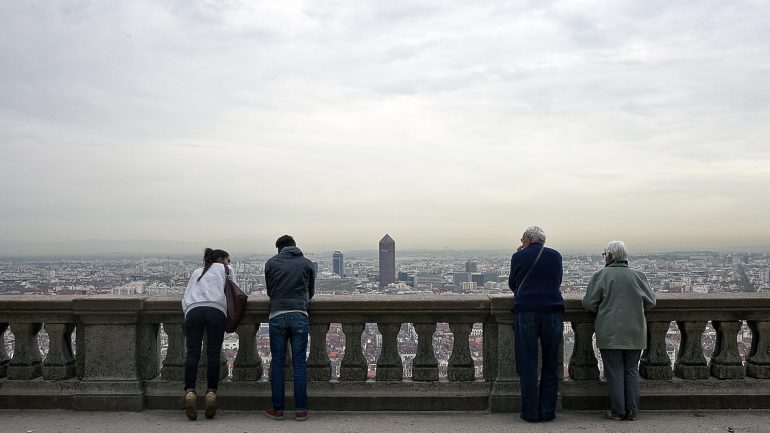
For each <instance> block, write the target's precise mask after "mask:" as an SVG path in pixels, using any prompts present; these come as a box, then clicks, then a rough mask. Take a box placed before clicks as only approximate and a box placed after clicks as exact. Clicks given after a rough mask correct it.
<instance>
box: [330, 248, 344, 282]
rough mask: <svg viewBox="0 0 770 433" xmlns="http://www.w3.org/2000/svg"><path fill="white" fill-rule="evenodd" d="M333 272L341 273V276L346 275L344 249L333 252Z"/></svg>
mask: <svg viewBox="0 0 770 433" xmlns="http://www.w3.org/2000/svg"><path fill="white" fill-rule="evenodd" d="M332 272H334V273H335V274H337V275H339V276H340V277H344V276H345V275H344V274H345V266H344V263H343V254H342V251H335V252H333V253H332Z"/></svg>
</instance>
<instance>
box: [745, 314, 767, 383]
mask: <svg viewBox="0 0 770 433" xmlns="http://www.w3.org/2000/svg"><path fill="white" fill-rule="evenodd" d="M746 323H747V324H748V325H749V329H751V352H749V358H748V360H747V361H746V374H747V375H749V376H751V377H755V378H757V379H770V322H768V321H759V320H747V321H746Z"/></svg>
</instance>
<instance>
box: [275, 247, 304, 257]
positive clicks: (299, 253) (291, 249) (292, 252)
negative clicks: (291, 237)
mask: <svg viewBox="0 0 770 433" xmlns="http://www.w3.org/2000/svg"><path fill="white" fill-rule="evenodd" d="M279 254H290V255H292V256H302V255H303V254H302V250H300V249H299V248H297V247H283V248H281V251H280V253H279Z"/></svg>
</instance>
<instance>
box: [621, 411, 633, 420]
mask: <svg viewBox="0 0 770 433" xmlns="http://www.w3.org/2000/svg"><path fill="white" fill-rule="evenodd" d="M623 419H625V420H626V421H636V411H635V410H629V411H628V412H626V417H625V418H623Z"/></svg>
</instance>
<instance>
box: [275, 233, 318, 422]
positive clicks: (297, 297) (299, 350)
mask: <svg viewBox="0 0 770 433" xmlns="http://www.w3.org/2000/svg"><path fill="white" fill-rule="evenodd" d="M275 247H276V248H278V254H276V255H274V256H273V257H271V258H270V260H268V261H267V263H265V286H266V287H267V296H269V297H270V318H269V321H270V322H269V325H270V354H271V356H272V361H271V363H270V372H271V375H272V377H271V379H270V382H271V387H272V394H273V407H272V408H270V409H268V410H267V411H266V412H265V415H267V416H268V417H269V418H273V419H283V409H284V407H283V406H284V400H285V389H284V388H285V383H284V375H283V366H284V363H285V362H286V344H287V343H289V342H291V355H292V362H293V366H294V416H295V419H296V420H297V421H304V420H305V419H307V417H308V416H309V415H310V411H309V410H308V408H307V361H306V359H305V353H306V351H307V335H308V327H309V320H308V307H309V305H310V299H311V298H312V297H313V295H314V293H315V274H314V273H313V265H312V263H311V262H310V260H308V259H307V258H305V257H304V256H303V255H302V251H300V249H299V248H297V243H296V242H294V238H292V237H291V236H289V235H283V236H281V237H280V238H278V240H277V241H275Z"/></svg>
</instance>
